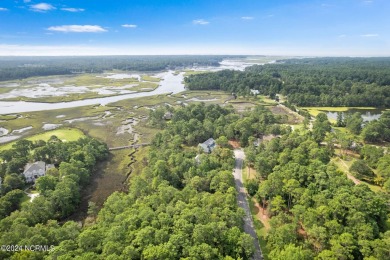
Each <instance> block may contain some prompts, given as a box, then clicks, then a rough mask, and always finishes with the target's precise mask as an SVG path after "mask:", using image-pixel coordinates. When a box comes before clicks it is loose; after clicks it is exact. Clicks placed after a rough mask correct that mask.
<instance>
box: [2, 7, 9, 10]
mask: <svg viewBox="0 0 390 260" xmlns="http://www.w3.org/2000/svg"><path fill="white" fill-rule="evenodd" d="M0 11H8V9H7V8H4V7H0Z"/></svg>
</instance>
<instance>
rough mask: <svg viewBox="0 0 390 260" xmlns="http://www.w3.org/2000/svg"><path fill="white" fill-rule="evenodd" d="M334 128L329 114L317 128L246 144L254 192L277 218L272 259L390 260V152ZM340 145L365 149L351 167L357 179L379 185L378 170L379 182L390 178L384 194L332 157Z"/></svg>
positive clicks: (270, 235) (272, 222)
mask: <svg viewBox="0 0 390 260" xmlns="http://www.w3.org/2000/svg"><path fill="white" fill-rule="evenodd" d="M383 120H386V119H383ZM330 130H331V127H330V122H329V121H328V120H327V118H326V115H325V114H324V113H321V114H319V115H318V116H317V117H316V120H315V122H314V125H313V131H309V130H307V129H303V130H299V131H294V132H292V133H290V134H287V135H284V136H282V137H281V138H275V139H273V140H271V141H270V142H268V143H265V144H264V143H263V144H262V145H260V146H259V147H255V146H253V145H250V146H248V147H247V148H246V154H247V159H248V163H249V164H251V165H252V166H253V167H254V168H255V169H256V172H257V174H258V179H257V180H252V181H250V182H249V183H247V188H248V192H249V193H250V195H251V196H254V197H255V198H256V199H257V200H258V201H259V203H261V204H262V207H263V208H264V209H265V210H266V214H267V215H268V216H269V217H270V218H271V219H270V225H271V229H270V231H269V233H268V235H267V248H268V249H269V250H270V254H269V257H270V259H297V260H298V259H318V260H323V259H373V260H374V259H378V260H379V259H389V253H390V251H389V248H390V231H389V227H388V224H387V221H388V213H389V208H388V201H389V193H390V186H389V185H390V174H389V171H388V169H390V168H389V166H390V164H389V155H388V154H386V153H385V150H384V149H383V148H380V147H377V146H373V145H369V144H365V145H364V146H362V147H359V146H356V144H355V145H353V143H354V142H357V141H356V140H358V139H357V138H356V137H355V138H352V137H350V136H348V135H346V134H337V133H334V132H333V133H331V132H330ZM335 144H337V145H335ZM339 145H341V146H339ZM335 147H340V153H341V156H348V155H347V153H346V151H350V150H354V149H355V150H356V151H355V152H358V153H359V154H360V159H358V160H356V161H355V162H354V163H353V164H352V165H351V167H350V169H349V171H350V172H351V173H352V174H353V175H354V176H356V177H358V178H360V179H366V180H369V181H371V182H373V178H374V176H375V175H374V173H373V172H372V170H371V168H370V167H373V168H374V169H378V173H379V174H378V177H377V181H381V182H384V181H386V182H387V184H386V185H384V191H381V192H377V193H375V192H374V191H372V190H371V189H370V188H369V186H367V185H364V184H360V185H355V184H354V183H353V182H352V181H350V180H347V178H346V177H345V175H344V174H343V173H341V172H340V171H339V170H338V168H337V167H336V165H335V164H333V163H332V162H331V158H332V157H334V156H336V152H335ZM338 153H339V152H338ZM369 166H370V167H369ZM370 178H371V179H370ZM378 179H380V180H378ZM382 184H383V183H382Z"/></svg>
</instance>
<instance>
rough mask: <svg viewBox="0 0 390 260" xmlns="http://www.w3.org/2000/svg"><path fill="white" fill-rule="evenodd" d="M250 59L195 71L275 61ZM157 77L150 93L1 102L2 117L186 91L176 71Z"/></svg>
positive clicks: (231, 61) (225, 61)
mask: <svg viewBox="0 0 390 260" xmlns="http://www.w3.org/2000/svg"><path fill="white" fill-rule="evenodd" d="M249 61H250V60H248V59H233V60H223V61H222V62H221V63H220V64H221V65H220V66H219V67H198V68H195V70H205V71H219V70H223V69H233V70H244V69H245V68H246V67H248V66H251V65H255V64H261V65H263V64H265V63H272V62H274V61H268V62H258V63H256V62H249ZM156 76H158V77H162V79H163V80H162V81H161V82H160V85H159V87H158V88H156V89H155V90H153V91H150V92H138V93H131V94H124V95H118V96H112V97H102V98H91V99H84V100H78V101H70V102H60V103H42V102H26V101H0V115H1V114H3V115H4V114H14V113H23V112H33V111H43V110H55V109H62V108H72V107H82V106H89V105H97V104H100V105H103V106H104V105H107V104H109V103H113V102H116V101H120V100H124V99H130V98H139V97H148V96H154V95H159V94H168V93H173V94H176V93H179V92H182V91H184V90H185V87H184V84H183V81H184V73H179V74H175V72H174V71H168V72H163V73H159V74H157V75H156Z"/></svg>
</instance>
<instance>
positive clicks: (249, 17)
mask: <svg viewBox="0 0 390 260" xmlns="http://www.w3.org/2000/svg"><path fill="white" fill-rule="evenodd" d="M241 19H242V20H253V19H255V18H254V17H252V16H243V17H241Z"/></svg>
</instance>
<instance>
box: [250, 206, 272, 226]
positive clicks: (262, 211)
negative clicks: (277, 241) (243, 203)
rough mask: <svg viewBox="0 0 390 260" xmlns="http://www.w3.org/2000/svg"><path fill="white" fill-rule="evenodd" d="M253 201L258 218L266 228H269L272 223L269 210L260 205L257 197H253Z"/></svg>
mask: <svg viewBox="0 0 390 260" xmlns="http://www.w3.org/2000/svg"><path fill="white" fill-rule="evenodd" d="M252 201H253V203H254V205H255V213H256V218H257V219H258V220H260V222H261V223H262V224H263V225H264V227H265V229H266V230H269V229H270V228H271V225H270V224H269V220H270V218H269V217H268V216H267V211H266V210H265V209H264V208H263V207H262V206H260V204H259V203H258V202H257V200H256V199H254V198H252Z"/></svg>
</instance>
